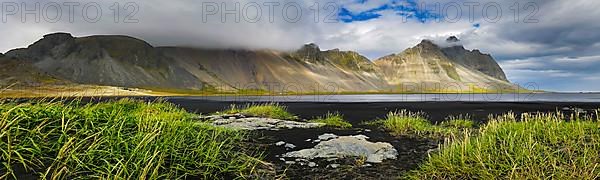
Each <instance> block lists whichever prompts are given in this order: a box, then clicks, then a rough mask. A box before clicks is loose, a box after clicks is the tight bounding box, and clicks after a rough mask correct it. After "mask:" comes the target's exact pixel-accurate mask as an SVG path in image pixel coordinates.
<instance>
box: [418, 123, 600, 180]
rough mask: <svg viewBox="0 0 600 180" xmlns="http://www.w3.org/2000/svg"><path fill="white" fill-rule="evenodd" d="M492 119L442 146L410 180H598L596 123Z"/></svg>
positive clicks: (599, 146) (598, 125)
mask: <svg viewBox="0 0 600 180" xmlns="http://www.w3.org/2000/svg"><path fill="white" fill-rule="evenodd" d="M516 119H517V118H516V117H515V115H514V114H506V115H502V116H498V117H493V118H492V119H491V120H490V122H489V123H487V124H486V125H484V126H482V127H481V128H480V130H479V132H478V133H473V134H470V133H464V134H465V138H457V139H454V140H453V141H451V142H447V143H445V144H444V145H443V146H442V149H441V151H440V152H438V153H436V154H433V155H432V156H431V157H430V158H429V159H428V161H427V162H425V164H423V165H422V166H421V167H420V169H418V170H416V171H414V172H411V173H410V174H409V175H408V176H407V178H409V179H598V178H600V122H599V121H598V120H597V119H591V118H575V119H570V120H569V121H566V120H564V119H567V118H565V116H564V115H562V114H542V115H522V117H521V121H517V120H516Z"/></svg>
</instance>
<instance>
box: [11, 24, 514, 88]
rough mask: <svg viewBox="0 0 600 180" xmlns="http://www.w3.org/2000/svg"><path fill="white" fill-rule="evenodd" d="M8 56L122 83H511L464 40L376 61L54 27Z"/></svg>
mask: <svg viewBox="0 0 600 180" xmlns="http://www.w3.org/2000/svg"><path fill="white" fill-rule="evenodd" d="M449 40H452V41H458V39H449ZM6 56H7V57H8V58H12V59H19V60H22V61H23V62H29V63H30V67H31V68H35V69H37V70H39V72H41V73H43V74H47V75H49V76H51V77H56V78H59V79H64V80H67V81H70V82H75V83H80V84H96V85H108V86H122V87H141V88H168V89H206V88H207V87H210V88H211V89H212V88H215V89H218V90H226V91H239V90H244V89H262V90H271V88H272V87H268V86H264V85H263V84H266V83H267V84H279V85H281V86H289V85H293V86H294V88H293V89H287V91H296V92H308V91H311V92H312V91H314V90H315V89H321V90H322V88H323V87H328V86H331V85H333V86H335V87H333V88H332V89H329V91H336V92H338V91H351V92H369V91H381V90H387V89H390V88H391V87H392V86H394V85H397V84H398V83H401V82H448V81H452V82H458V83H461V82H463V81H470V82H484V81H485V82H491V83H495V84H501V85H502V86H506V85H507V84H508V82H507V80H506V77H505V76H504V73H503V72H502V69H500V67H499V66H498V65H497V64H496V63H495V61H494V60H493V59H492V58H491V56H489V55H485V54H481V53H480V52H479V51H468V50H465V49H464V48H462V46H460V47H458V46H456V47H450V48H440V47H439V46H437V45H436V44H434V43H433V42H431V41H428V40H424V41H423V42H422V43H420V44H419V45H417V46H416V47H414V48H410V49H408V50H406V51H404V52H403V53H400V54H395V55H390V56H386V57H384V58H381V60H378V61H376V63H373V62H371V61H370V60H369V59H367V58H366V57H364V56H362V55H360V54H359V53H356V52H352V51H340V50H338V49H334V50H328V51H322V50H321V49H320V48H319V47H318V46H317V45H315V44H307V45H305V46H303V47H301V48H300V49H299V50H297V51H294V52H280V51H271V50H260V51H249V50H206V49H195V48H182V47H169V48H166V47H159V48H156V47H153V46H151V45H150V44H148V43H146V42H144V41H142V40H139V39H136V38H132V37H127V36H89V37H81V38H76V37H73V36H71V35H70V34H67V33H55V34H49V35H46V36H44V38H42V39H41V40H39V41H37V42H35V43H34V44H32V45H30V46H29V47H28V48H24V49H15V50H11V51H9V52H8V53H7V54H6ZM4 59H6V58H4ZM17 62H18V61H17ZM24 67H27V66H24ZM488 75H489V76H488ZM496 78H497V79H496ZM498 79H500V80H498ZM250 84H252V85H253V86H248V85H250ZM464 86H467V85H464ZM284 91H285V90H284Z"/></svg>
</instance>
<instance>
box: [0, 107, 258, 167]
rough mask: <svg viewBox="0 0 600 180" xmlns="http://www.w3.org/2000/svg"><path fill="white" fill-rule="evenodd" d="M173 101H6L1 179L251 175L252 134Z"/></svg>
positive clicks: (1, 113) (1, 114) (1, 115)
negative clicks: (199, 116)
mask: <svg viewBox="0 0 600 180" xmlns="http://www.w3.org/2000/svg"><path fill="white" fill-rule="evenodd" d="M192 117H193V115H192V114H190V113H187V112H186V111H184V110H182V109H180V108H178V107H176V106H174V105H172V104H169V103H165V102H152V103H146V102H141V101H134V100H129V99H123V100H119V101H111V102H101V103H89V104H84V103H81V102H79V101H68V102H67V101H56V102H49V101H42V100H39V101H37V100H36V101H30V102H25V103H13V102H2V103H0V130H1V131H0V162H2V163H1V165H0V179H6V178H8V179H12V178H15V179H19V177H22V176H26V177H32V176H33V177H37V178H40V179H72V178H84V179H87V178H90V179H181V178H222V177H236V176H245V175H248V174H250V173H253V172H252V170H253V169H254V167H255V166H256V165H257V163H259V160H258V159H257V158H256V156H255V155H256V154H254V152H250V151H249V150H247V148H244V147H240V143H241V142H242V141H243V140H244V139H245V138H246V137H247V135H246V134H245V133H243V132H240V131H234V130H228V129H222V128H216V127H213V126H210V125H208V124H204V123H201V122H197V121H194V120H192Z"/></svg>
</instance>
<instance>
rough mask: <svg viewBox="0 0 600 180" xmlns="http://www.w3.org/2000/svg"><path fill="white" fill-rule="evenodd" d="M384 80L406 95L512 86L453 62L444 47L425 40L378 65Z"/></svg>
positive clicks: (382, 60)
mask: <svg viewBox="0 0 600 180" xmlns="http://www.w3.org/2000/svg"><path fill="white" fill-rule="evenodd" d="M375 64H376V65H377V66H378V67H379V68H380V70H381V72H382V73H383V74H384V79H385V80H386V81H387V82H388V83H389V84H390V85H392V86H394V88H395V89H400V90H402V91H418V92H429V91H439V90H441V91H448V92H454V91H472V90H477V89H489V90H494V89H506V88H509V87H511V84H510V83H508V82H505V81H503V80H499V79H496V78H494V77H490V76H488V75H486V74H484V73H482V72H479V71H477V70H472V69H469V68H467V67H465V66H463V65H461V64H458V63H455V62H453V61H452V60H450V59H449V58H448V57H447V56H446V55H445V54H444V53H443V52H442V50H441V49H440V47H439V46H438V45H436V44H434V43H433V42H431V41H429V40H423V41H422V42H421V43H420V44H418V45H417V46H415V47H413V48H409V49H407V50H405V51H403V52H402V53H400V54H392V55H388V56H385V57H382V58H380V59H378V60H376V61H375Z"/></svg>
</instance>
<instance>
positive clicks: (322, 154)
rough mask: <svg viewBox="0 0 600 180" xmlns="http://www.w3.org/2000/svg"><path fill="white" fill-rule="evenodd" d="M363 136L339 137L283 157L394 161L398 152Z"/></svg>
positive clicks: (391, 147) (372, 161) (388, 144)
mask: <svg viewBox="0 0 600 180" xmlns="http://www.w3.org/2000/svg"><path fill="white" fill-rule="evenodd" d="M367 139H368V137H366V136H364V135H357V136H340V137H338V138H336V139H332V140H329V141H322V142H320V143H319V144H317V145H316V146H315V147H314V148H309V149H302V150H299V151H293V152H289V153H286V154H283V155H282V156H283V157H294V158H303V159H309V160H311V159H315V158H343V157H361V156H362V157H367V160H366V161H367V162H369V163H381V162H382V161H383V160H385V159H396V156H398V152H397V151H396V149H395V148H394V146H392V145H391V144H390V143H383V142H376V143H373V142H369V141H367Z"/></svg>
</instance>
